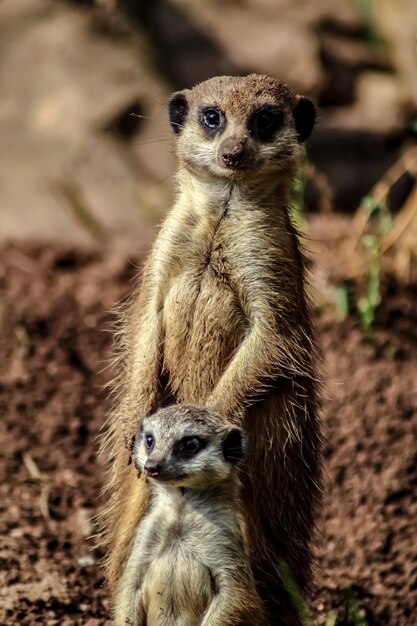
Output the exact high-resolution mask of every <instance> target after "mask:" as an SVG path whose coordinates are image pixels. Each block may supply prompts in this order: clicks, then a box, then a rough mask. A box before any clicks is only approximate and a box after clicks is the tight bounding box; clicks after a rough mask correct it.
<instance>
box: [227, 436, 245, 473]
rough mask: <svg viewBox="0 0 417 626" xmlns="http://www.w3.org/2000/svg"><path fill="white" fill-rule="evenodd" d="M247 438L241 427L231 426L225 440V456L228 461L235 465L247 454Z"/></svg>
mask: <svg viewBox="0 0 417 626" xmlns="http://www.w3.org/2000/svg"><path fill="white" fill-rule="evenodd" d="M245 443H246V442H245V439H244V436H243V432H242V431H241V430H240V428H231V429H230V430H228V431H227V433H226V436H225V438H224V440H223V445H222V448H223V456H224V458H225V460H226V461H227V462H228V463H232V464H233V465H235V464H236V463H238V462H239V461H240V460H241V459H242V458H243V455H244V454H245V447H246V445H245Z"/></svg>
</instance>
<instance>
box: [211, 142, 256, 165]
mask: <svg viewBox="0 0 417 626" xmlns="http://www.w3.org/2000/svg"><path fill="white" fill-rule="evenodd" d="M253 160H254V151H253V149H252V148H251V147H250V146H249V141H248V137H247V135H243V136H238V135H232V136H231V137H227V138H226V139H225V140H224V141H222V143H221V144H220V148H219V161H220V164H221V165H225V166H226V167H227V168H244V167H249V166H250V165H251V164H252V163H253Z"/></svg>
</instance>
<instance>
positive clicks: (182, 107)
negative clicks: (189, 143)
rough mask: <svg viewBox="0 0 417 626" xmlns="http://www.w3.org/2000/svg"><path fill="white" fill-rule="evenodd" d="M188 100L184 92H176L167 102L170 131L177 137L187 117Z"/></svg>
mask: <svg viewBox="0 0 417 626" xmlns="http://www.w3.org/2000/svg"><path fill="white" fill-rule="evenodd" d="M188 109H189V106H188V100H187V96H186V91H177V92H176V93H173V94H172V96H171V98H170V100H169V102H168V112H169V121H170V124H171V126H172V130H173V131H174V133H175V134H176V135H178V134H179V133H180V132H181V131H182V129H183V128H184V124H185V121H186V119H187V116H188Z"/></svg>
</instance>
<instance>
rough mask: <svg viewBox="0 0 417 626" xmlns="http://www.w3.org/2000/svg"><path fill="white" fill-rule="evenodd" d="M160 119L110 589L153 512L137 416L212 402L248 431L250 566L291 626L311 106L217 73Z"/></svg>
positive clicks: (304, 361)
mask: <svg viewBox="0 0 417 626" xmlns="http://www.w3.org/2000/svg"><path fill="white" fill-rule="evenodd" d="M169 117H170V122H171V125H172V128H173V130H174V133H175V135H176V151H177V155H178V159H179V169H178V174H177V180H178V194H177V201H176V203H175V205H174V208H173V209H172V211H171V212H170V213H169V214H168V216H167V218H166V220H165V223H164V224H163V226H162V228H161V231H160V233H159V236H158V238H157V240H156V242H155V244H154V246H153V249H152V251H151V253H150V256H149V258H148V260H147V262H146V264H145V266H144V268H143V275H142V280H141V284H140V287H139V289H138V292H137V294H136V295H135V297H134V298H133V299H132V301H131V304H130V306H129V307H128V308H127V310H126V312H125V315H124V318H123V323H122V330H121V333H120V357H121V358H120V368H119V369H120V372H121V375H120V379H119V381H118V392H119V398H120V401H119V403H118V406H117V407H116V409H115V411H114V412H113V415H112V418H111V424H110V428H109V431H108V434H107V437H106V440H105V442H106V443H107V445H108V447H109V449H110V454H111V457H112V463H111V477H110V480H109V483H108V494H109V505H108V508H107V511H106V512H105V513H104V515H103V529H104V535H103V537H104V539H103V541H104V542H106V543H107V546H108V561H107V577H108V581H109V584H110V587H111V588H112V589H114V588H115V587H116V585H117V583H118V581H119V579H120V577H121V576H122V574H123V570H124V567H125V564H126V562H127V559H128V557H129V554H130V553H131V550H132V545H133V540H134V539H133V538H134V535H135V532H136V528H137V526H138V524H139V521H140V519H141V518H142V516H143V515H144V514H145V513H146V512H147V510H148V506H149V487H148V485H147V484H146V481H145V480H144V479H142V481H141V484H140V486H139V487H138V483H137V477H136V472H135V469H134V467H132V465H128V464H127V463H128V456H129V452H128V451H127V450H126V442H129V441H130V440H131V438H132V437H133V435H134V434H135V432H136V429H137V419H138V418H137V416H138V415H149V414H151V413H153V412H154V411H156V410H157V409H158V408H160V407H162V406H165V405H167V404H172V403H184V404H196V405H206V406H207V407H208V408H210V409H212V410H213V411H215V412H216V413H218V414H220V415H222V416H224V418H225V419H228V420H230V421H232V422H234V423H235V424H236V425H238V426H241V427H243V428H244V430H245V432H246V433H247V437H248V450H247V456H246V461H245V463H244V464H243V466H242V479H243V500H244V503H245V512H246V522H247V526H248V537H249V542H250V547H251V565H252V569H253V571H254V575H255V579H256V581H257V585H258V591H259V593H260V595H261V597H262V599H263V601H264V603H265V607H266V609H267V611H268V612H269V613H270V615H271V623H272V624H275V623H277V620H276V618H275V617H274V616H280V618H281V620H280V623H283V624H298V623H299V618H298V617H297V615H296V612H295V611H294V610H293V609H292V607H291V605H290V603H289V601H288V599H287V596H286V593H285V591H284V589H283V586H282V583H281V580H280V576H279V574H278V572H277V566H278V563H279V562H280V559H283V560H284V561H285V562H286V563H287V565H288V566H289V567H290V569H291V571H292V574H293V576H294V577H295V579H296V580H297V582H298V584H299V585H300V586H301V588H304V587H305V586H306V585H307V584H308V581H309V579H310V576H311V573H310V570H311V547H310V543H311V538H312V532H313V529H314V518H315V512H316V508H317V505H318V502H319V500H320V481H321V478H320V459H321V434H320V424H319V417H318V382H317V372H316V364H315V361H316V345H315V342H314V338H313V332H312V325H311V315H310V307H309V303H308V302H307V297H306V293H305V285H306V277H305V261H304V257H303V254H302V251H301V249H300V244H299V241H298V238H297V233H296V230H295V228H294V226H293V225H292V223H291V220H290V217H289V205H290V202H291V194H292V187H293V179H294V176H295V174H296V172H297V168H298V167H299V164H300V160H301V158H302V155H303V148H302V143H303V142H304V141H305V140H306V139H307V138H308V136H309V135H310V132H311V130H312V128H313V125H314V119H315V109H314V106H313V104H312V103H311V102H310V101H309V100H308V99H306V98H303V97H300V96H296V95H294V94H293V93H292V92H291V91H290V90H289V88H288V87H287V86H286V85H284V84H282V83H281V82H279V81H278V80H276V79H274V78H269V77H267V76H258V75H251V76H247V77H228V76H223V77H217V78H212V79H210V80H207V81H205V82H203V83H201V84H199V85H197V86H196V87H194V88H193V89H191V90H185V91H181V92H178V93H175V94H173V96H172V97H171V99H170V101H169ZM274 620H275V621H274Z"/></svg>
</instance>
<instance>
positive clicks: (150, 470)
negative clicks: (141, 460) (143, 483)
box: [143, 458, 162, 478]
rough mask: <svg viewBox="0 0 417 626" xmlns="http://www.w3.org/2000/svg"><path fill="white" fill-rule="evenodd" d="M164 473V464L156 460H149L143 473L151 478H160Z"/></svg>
mask: <svg viewBox="0 0 417 626" xmlns="http://www.w3.org/2000/svg"><path fill="white" fill-rule="evenodd" d="M161 471H162V463H160V462H158V461H156V460H155V459H151V458H149V459H148V460H147V461H146V463H145V465H144V468H143V473H144V474H145V476H149V478H158V476H159V475H160V473H161Z"/></svg>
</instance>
